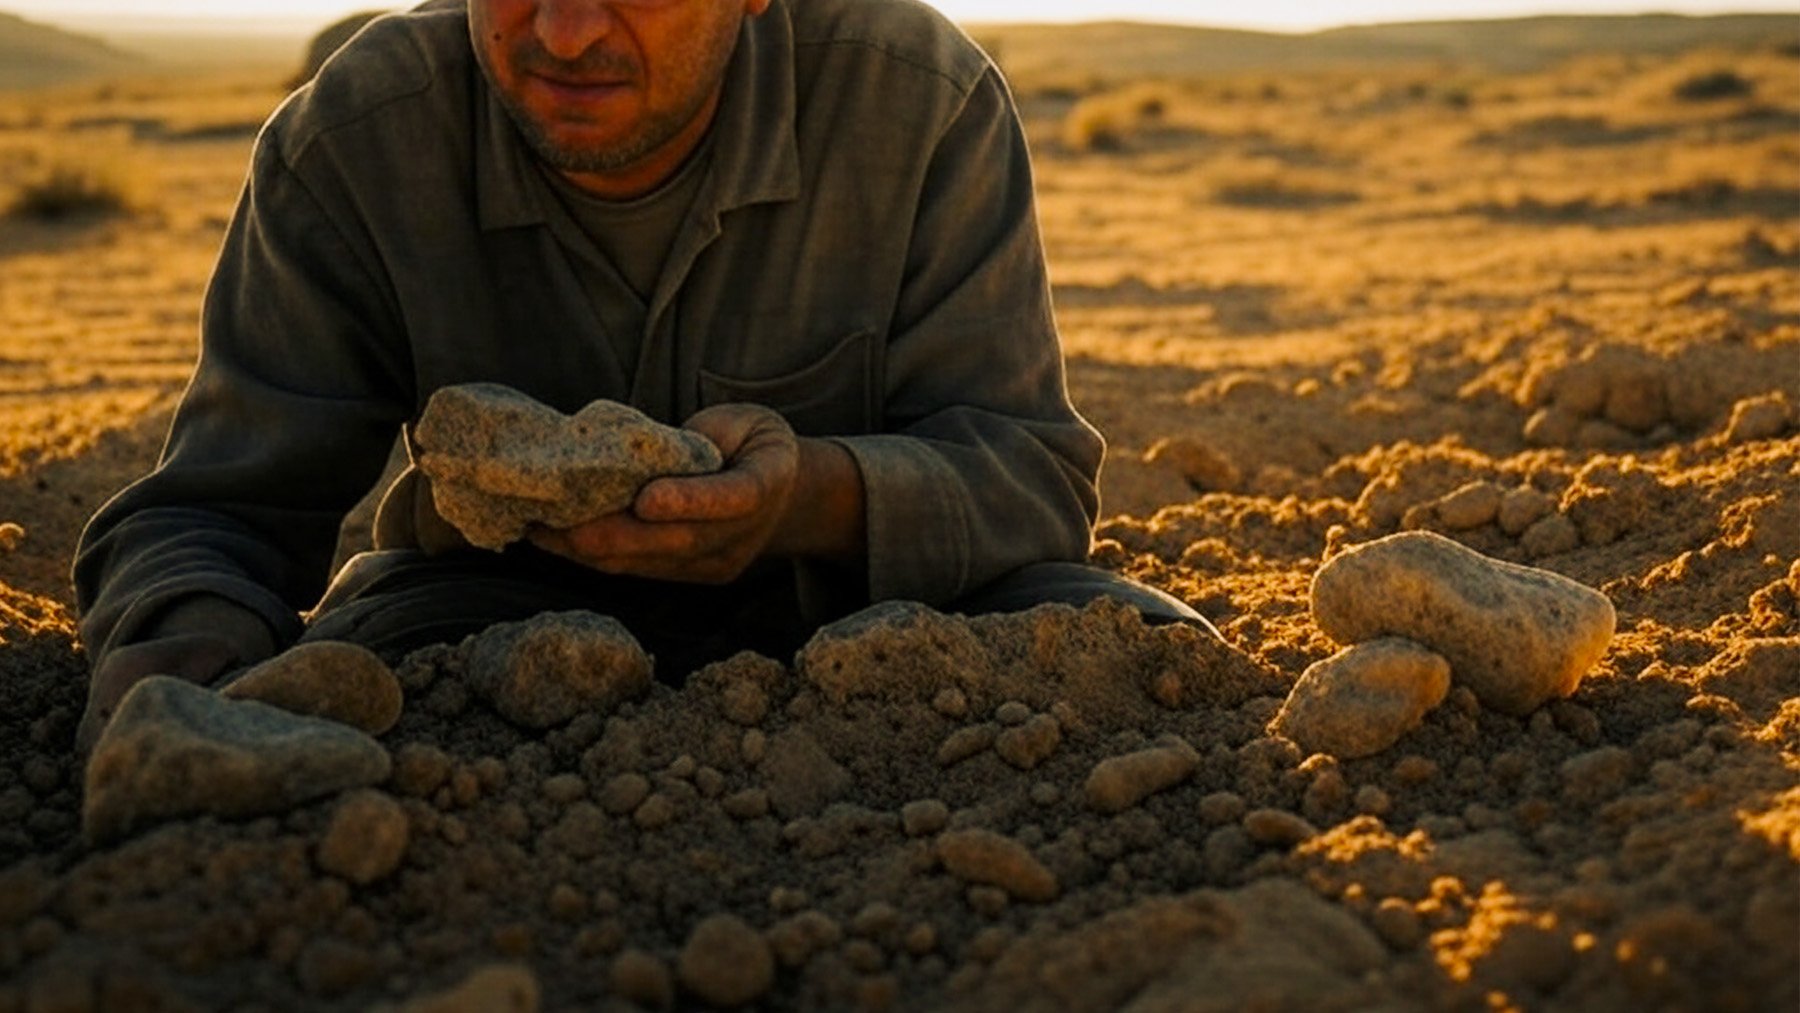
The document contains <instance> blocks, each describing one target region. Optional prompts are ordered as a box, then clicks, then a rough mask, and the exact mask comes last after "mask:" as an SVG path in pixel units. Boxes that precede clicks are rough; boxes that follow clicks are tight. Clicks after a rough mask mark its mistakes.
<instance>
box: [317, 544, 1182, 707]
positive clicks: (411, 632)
mask: <svg viewBox="0 0 1800 1013" xmlns="http://www.w3.org/2000/svg"><path fill="white" fill-rule="evenodd" d="M1103 597H1110V598H1116V599H1119V600H1121V601H1124V602H1126V603H1127V604H1130V605H1132V606H1133V607H1135V608H1136V609H1137V610H1138V611H1139V612H1140V613H1142V614H1143V616H1144V618H1145V620H1146V621H1148V622H1151V623H1171V622H1180V623H1190V624H1193V625H1196V626H1199V627H1201V628H1204V629H1207V630H1212V626H1211V624H1210V623H1208V622H1207V621H1206V619H1204V618H1203V617H1202V616H1201V615H1200V614H1199V613H1198V612H1195V611H1194V610H1193V609H1192V608H1190V607H1188V605H1187V604H1186V603H1185V602H1183V601H1181V600H1180V599H1179V598H1176V597H1174V596H1173V595H1170V594H1167V593H1164V592H1162V591H1159V590H1157V589H1156V588H1153V587H1150V586H1148V585H1145V584H1141V583H1138V582H1137V581H1134V580H1131V579H1130V578H1127V577H1122V576H1120V575H1118V574H1116V573H1112V572H1110V571H1107V570H1102V569H1099V568H1098V567H1093V566H1087V565H1084V564H1080V563H1035V564H1032V565H1030V566H1025V567H1021V568H1020V569H1018V570H1015V571H1013V572H1012V573H1009V574H1007V575H1005V576H1003V577H1001V578H1000V579H998V580H996V581H994V582H993V583H991V584H988V585H987V586H985V587H982V588H980V589H978V590H976V591H975V592H973V593H972V594H969V595H968V596H966V597H964V598H963V599H961V600H959V601H956V602H953V603H951V604H950V605H948V606H945V607H944V608H943V609H942V610H941V611H944V612H948V613H960V614H963V615H988V614H993V613H998V612H1019V611H1023V610H1025V609H1029V608H1031V607H1032V606H1034V605H1042V604H1045V603H1047V602H1058V603H1062V604H1066V605H1075V606H1082V605H1087V604H1089V603H1091V602H1093V601H1095V600H1096V599H1099V598H1103ZM574 610H585V611H589V612H598V613H601V614H603V615H608V616H611V617H613V618H614V619H617V620H618V621H619V622H621V623H623V624H624V626H625V628H626V629H628V630H630V631H631V633H632V635H633V636H635V637H636V638H637V639H638V641H639V643H641V644H643V646H644V649H645V650H646V651H648V652H650V653H651V654H652V655H654V656H655V657H656V659H657V666H656V667H657V670H658V672H659V673H661V674H662V676H663V677H664V678H674V679H680V678H682V677H684V676H686V674H687V673H689V672H691V671H693V670H694V669H696V668H699V667H700V666H702V665H704V664H706V663H708V662H711V661H717V660H720V659H723V658H727V657H730V656H731V655H733V654H735V653H737V652H738V651H742V650H753V651H756V652H758V653H761V654H765V655H768V656H770V657H774V658H782V659H786V658H788V657H791V656H792V654H793V653H794V652H795V651H796V650H798V649H799V648H800V646H801V645H802V644H804V643H805V642H806V640H807V638H808V637H810V636H811V635H812V633H813V631H814V630H815V629H816V628H817V626H818V621H817V617H813V619H811V620H809V619H808V618H807V617H806V616H804V615H803V614H802V609H801V607H800V602H799V597H798V595H797V594H796V592H795V586H794V579H793V574H792V568H791V567H788V566H785V565H773V566H768V567H764V568H760V569H756V570H752V571H751V573H749V574H747V575H746V576H744V577H743V578H740V579H739V580H738V581H737V582H735V583H732V584H729V585H725V586H722V587H713V586H706V585H698V584H672V583H668V582H665V581H653V580H644V579H639V578H633V577H615V576H609V575H606V574H600V573H596V572H594V571H592V570H589V569H587V568H585V567H582V566H579V565H577V564H575V563H571V562H568V561H567V560H563V559H560V558H558V557H556V556H552V555H549V554H547V553H542V552H538V551H536V550H535V549H529V548H525V547H521V548H517V549H514V550H511V551H508V552H506V553H503V554H499V555H495V554H492V553H485V552H479V551H473V550H471V551H467V552H453V553H447V554H444V555H440V556H426V555H425V554H423V553H421V552H417V551H414V550H411V549H388V550H383V551H378V552H364V553H361V554H360V555H357V556H355V557H353V558H352V559H351V560H350V561H349V562H348V563H347V564H345V566H344V568H343V569H342V570H340V571H339V572H338V575H337V577H336V579H334V580H333V581H332V584H331V587H330V588H329V589H328V590H327V591H326V592H325V597H324V598H323V599H322V600H321V601H320V602H319V606H318V607H317V608H316V609H314V611H313V614H312V618H311V619H310V621H309V622H308V623H307V629H306V633H305V635H304V636H302V637H301V640H302V641H307V640H347V641H350V642H352V643H357V644H361V645H362V646H364V647H367V648H369V649H370V650H372V651H374V652H375V653H377V654H379V655H381V656H382V657H384V658H386V659H387V660H388V661H390V662H394V661H398V660H399V659H400V658H401V657H403V656H404V655H406V654H407V653H409V652H411V651H414V650H417V649H418V648H420V647H424V646H426V645H428V644H443V643H455V642H457V641H459V640H461V639H462V638H464V637H466V636H468V635H470V634H472V633H477V632H479V631H481V630H483V629H486V628H487V627H488V626H491V625H493V624H495V623H504V622H513V621H516V620H521V619H528V618H530V617H531V616H534V615H538V614H540V613H543V612H564V611H574ZM1214 632H1215V633H1216V631H1214Z"/></svg>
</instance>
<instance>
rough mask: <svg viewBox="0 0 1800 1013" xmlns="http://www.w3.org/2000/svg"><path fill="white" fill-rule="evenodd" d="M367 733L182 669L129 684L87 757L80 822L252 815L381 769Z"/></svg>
mask: <svg viewBox="0 0 1800 1013" xmlns="http://www.w3.org/2000/svg"><path fill="white" fill-rule="evenodd" d="M389 766H390V761H389V759H388V754H387V751H386V750H385V749H382V748H381V746H380V745H379V744H377V743H376V742H375V740H374V739H371V738H369V737H368V736H367V735H364V734H363V733H361V732H359V731H357V730H355V729H354V728H350V727H347V726H345V725H342V724H339V723H337V722H335V721H322V720H320V719H318V718H308V717H301V716H299V715H296V714H290V713H288V712H287V711H284V710H280V709H278V708H275V707H270V706H268V705H267V704H261V703H256V702H254V701H248V700H244V701H238V700H227V699H224V698H223V697H221V696H219V695H218V694H217V693H214V692H212V691H211V690H208V689H202V688H201V687H199V686H195V685H193V684H192V683H189V682H184V681H182V680H180V679H171V678H166V677H162V676H153V677H151V678H149V679H145V680H144V681H143V682H140V683H138V684H137V685H136V686H134V687H132V690H131V692H130V693H127V694H126V695H125V699H124V700H122V701H120V703H119V710H118V713H117V714H115V715H114V716H113V719H112V723H111V724H109V725H107V728H106V732H105V733H104V734H103V735H102V736H101V737H100V741H99V743H98V744H96V745H95V747H94V753H93V756H92V757H91V758H90V759H89V761H88V766H87V783H86V790H85V792H84V797H83V803H82V825H83V828H84V829H85V831H86V833H87V837H88V840H89V841H90V842H93V843H106V842H110V841H114V840H117V839H119V838H121V837H125V836H127V835H129V834H131V833H133V832H135V831H136V830H138V829H140V828H142V827H145V826H149V825H151V824H154V823H159V822H162V821H165V820H169V819H176V818H180V817H184V816H197V815H210V816H222V817H244V816H255V815H259V814H262V813H269V812H283V811H285V810H287V809H290V808H292V807H294V806H296V805H299V804H300V803H302V802H307V801H310V800H312V799H315V798H319V797H321V796H325V795H331V794H335V793H337V792H340V791H345V790H347V789H350V788H360V787H364V786H367V785H372V784H376V783H378V782H380V781H382V780H383V779H385V778H386V777H387V776H388V770H389Z"/></svg>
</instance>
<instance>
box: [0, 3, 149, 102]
mask: <svg viewBox="0 0 1800 1013" xmlns="http://www.w3.org/2000/svg"><path fill="white" fill-rule="evenodd" d="M141 63H142V61H141V60H140V59H139V58H137V57H135V56H132V55H131V54H129V53H125V52H123V51H121V50H118V49H114V48H113V47H112V46H109V45H107V44H106V43H104V42H101V41H100V40H99V39H96V38H92V37H91V36H86V35H78V34H76V33H74V32H67V31H64V30H62V29H60V28H52V27H50V26H49V25H42V24H38V23H37V22H35V21H27V20H25V19H24V18H21V17H18V16H17V15H14V14H7V13H5V12H0V88H9V89H10V88H41V87H47V86H50V85H58V84H67V83H69V82H71V81H79V80H81V79H83V78H88V77H95V76H98V75H103V74H110V73H116V72H119V71H129V70H132V69H134V68H136V67H138V66H140V65H141Z"/></svg>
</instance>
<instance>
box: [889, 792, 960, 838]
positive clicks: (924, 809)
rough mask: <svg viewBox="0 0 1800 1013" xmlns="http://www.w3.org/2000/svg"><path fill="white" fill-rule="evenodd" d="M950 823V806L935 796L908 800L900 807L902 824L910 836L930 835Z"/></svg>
mask: <svg viewBox="0 0 1800 1013" xmlns="http://www.w3.org/2000/svg"><path fill="white" fill-rule="evenodd" d="M949 823H950V807H949V806H947V805H945V804H944V803H943V802H941V801H939V800H938V799H935V798H927V799H919V800H917V801H914V802H908V803H906V805H904V806H902V807H901V809H900V826H901V828H902V829H904V830H905V831H906V835H907V836H908V837H928V836H930V835H932V834H935V833H937V832H938V831H940V830H942V829H944V827H946V826H948V825H949Z"/></svg>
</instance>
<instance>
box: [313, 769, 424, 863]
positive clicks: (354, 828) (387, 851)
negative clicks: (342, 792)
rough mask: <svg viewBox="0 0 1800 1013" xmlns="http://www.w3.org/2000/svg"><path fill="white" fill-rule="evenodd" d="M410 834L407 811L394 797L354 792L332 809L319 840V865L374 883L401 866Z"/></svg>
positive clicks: (373, 792)
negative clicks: (322, 836)
mask: <svg viewBox="0 0 1800 1013" xmlns="http://www.w3.org/2000/svg"><path fill="white" fill-rule="evenodd" d="M411 833H412V825H411V823H410V822H408V820H407V818H406V811H405V810H404V809H402V808H401V807H400V803H398V802H396V801H394V800H393V798H391V797H389V796H387V795H384V794H382V793H381V792H378V791H366V790H365V791H356V792H352V793H350V794H348V795H346V796H344V798H343V799H342V800H341V801H339V802H338V804H337V807H336V808H335V809H333V810H332V813H331V823H330V825H328V826H327V827H326V829H325V836H324V838H323V839H322V840H320V842H319V855H318V857H319V867H320V868H321V869H324V870H325V871H326V872H329V873H331V874H332V875H334V876H341V877H343V878H344V879H347V880H349V881H350V882H352V883H355V884H356V885H358V886H364V885H367V884H369V883H373V882H375V881H376V880H378V879H382V878H383V877H385V876H387V875H389V874H391V873H392V872H393V871H394V870H395V869H397V868H399V867H400V861H401V859H402V858H404V857H405V856H406V845H407V843H408V841H409V839H410V838H411Z"/></svg>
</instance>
